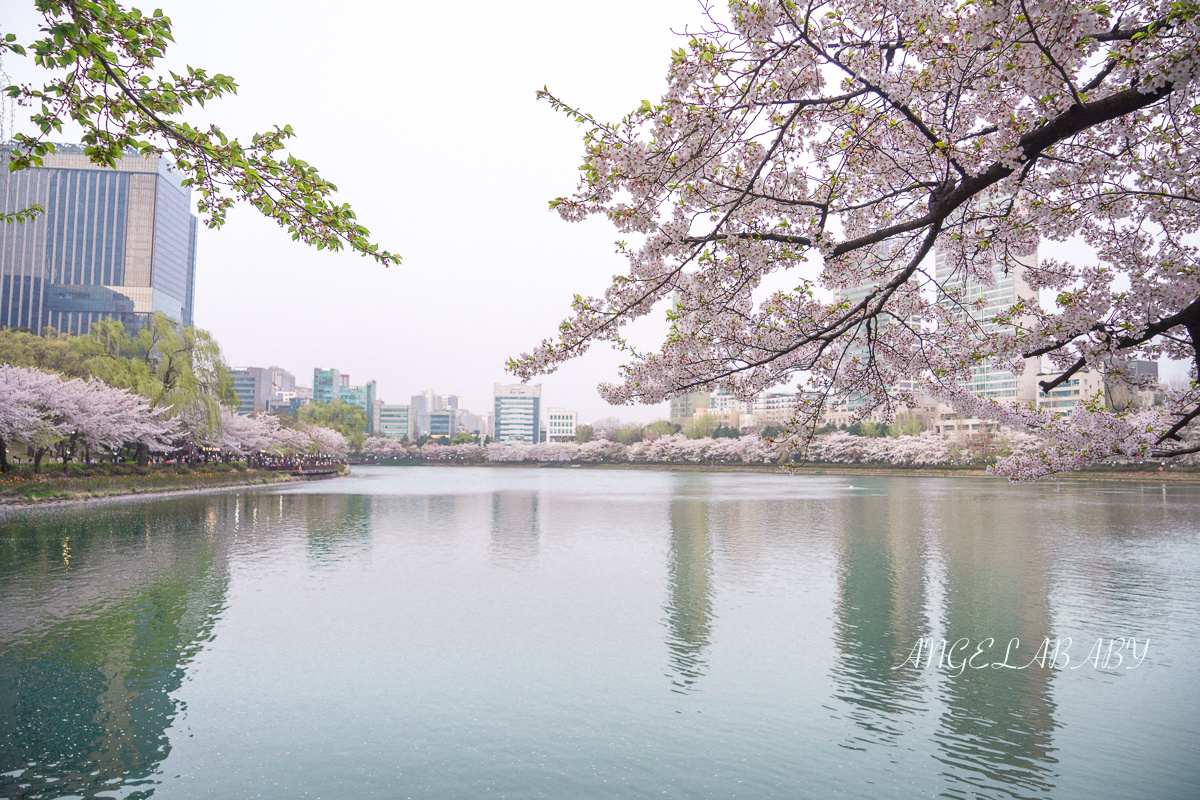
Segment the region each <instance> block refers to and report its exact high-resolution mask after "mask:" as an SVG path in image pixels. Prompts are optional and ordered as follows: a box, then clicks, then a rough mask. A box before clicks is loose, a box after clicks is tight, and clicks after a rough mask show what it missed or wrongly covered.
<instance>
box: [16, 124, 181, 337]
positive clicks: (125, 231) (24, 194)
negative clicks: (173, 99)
mask: <svg viewBox="0 0 1200 800" xmlns="http://www.w3.org/2000/svg"><path fill="white" fill-rule="evenodd" d="M56 149H57V152H56V153H54V154H53V155H49V156H45V158H44V162H43V163H44V166H42V167H38V168H34V169H28V170H22V171H20V172H14V173H9V171H8V169H7V161H8V152H7V151H3V157H2V159H0V162H2V163H0V209H2V210H3V211H5V212H13V211H18V210H21V209H24V208H27V207H29V206H30V205H34V204H37V205H40V206H41V207H42V209H43V211H44V213H42V214H40V215H38V216H36V217H34V218H33V219H31V220H29V221H27V222H23V223H13V224H11V225H0V325H7V326H12V327H24V328H29V329H31V330H34V331H41V329H42V328H43V327H45V326H47V325H50V326H53V327H55V328H57V329H58V330H60V331H69V332H71V333H86V332H87V330H88V329H89V328H90V327H91V324H92V323H93V322H96V321H97V320H100V319H105V318H114V319H118V320H120V321H122V322H124V323H125V324H126V325H127V326H130V325H136V324H138V323H139V322H140V321H141V320H143V319H145V317H147V316H148V315H149V314H151V313H153V312H156V311H160V312H162V313H164V314H166V315H167V316H168V317H170V318H171V319H173V320H175V321H176V322H180V323H182V324H184V325H191V324H192V295H193V291H194V287H195V271H196V224H197V220H196V218H195V217H194V216H192V214H191V210H190V202H189V199H188V190H187V189H186V188H185V187H183V186H181V185H180V179H181V176H180V174H179V173H176V172H174V171H173V170H171V169H170V168H169V167H168V166H167V163H166V161H165V160H164V159H162V158H161V157H153V158H142V157H140V156H137V155H126V156H125V157H124V158H121V159H120V160H119V161H118V162H117V165H116V168H115V169H108V168H106V167H101V166H100V165H98V164H94V163H92V162H91V161H90V160H89V159H88V157H87V156H86V155H84V153H83V148H82V147H81V146H79V145H64V144H60V145H56Z"/></svg>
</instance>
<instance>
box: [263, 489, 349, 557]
mask: <svg viewBox="0 0 1200 800" xmlns="http://www.w3.org/2000/svg"><path fill="white" fill-rule="evenodd" d="M251 497H253V496H251ZM286 497H287V499H288V500H289V501H290V503H289V505H292V506H298V507H293V508H288V509H287V510H288V511H289V512H291V514H290V515H291V516H292V518H298V519H303V520H304V532H305V536H306V539H307V543H308V556H309V558H310V559H312V560H313V561H314V562H315V563H317V564H318V565H324V564H328V563H330V562H332V561H337V560H339V559H341V558H344V557H345V556H346V555H348V554H349V553H353V552H360V551H362V550H366V549H367V548H368V546H369V544H370V538H371V526H370V520H371V512H372V509H371V498H370V497H369V496H367V495H360V494H294V495H287V496H286Z"/></svg>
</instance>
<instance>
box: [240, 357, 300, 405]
mask: <svg viewBox="0 0 1200 800" xmlns="http://www.w3.org/2000/svg"><path fill="white" fill-rule="evenodd" d="M230 372H231V373H232V374H233V389H234V391H235V392H237V395H238V401H239V403H238V412H239V413H241V414H251V413H253V412H255V411H263V410H266V409H270V408H273V407H277V406H278V405H280V401H278V400H277V399H276V398H277V397H280V396H281V395H289V394H290V395H291V396H292V397H295V396H296V378H295V376H294V375H292V373H290V372H288V371H287V370H286V369H283V368H282V367H275V366H271V367H234V368H232V369H231V370H230ZM285 405H286V404H285Z"/></svg>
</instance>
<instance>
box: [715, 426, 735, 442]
mask: <svg viewBox="0 0 1200 800" xmlns="http://www.w3.org/2000/svg"><path fill="white" fill-rule="evenodd" d="M741 436H742V432H741V431H739V430H738V429H737V428H731V427H730V426H728V425H718V426H717V428H716V430H714V431H713V432H712V438H714V439H740V438H741Z"/></svg>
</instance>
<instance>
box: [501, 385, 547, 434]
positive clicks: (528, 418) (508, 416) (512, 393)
mask: <svg viewBox="0 0 1200 800" xmlns="http://www.w3.org/2000/svg"><path fill="white" fill-rule="evenodd" d="M494 396H495V398H496V421H495V428H496V436H495V439H496V441H497V442H529V443H531V444H532V443H535V442H537V441H538V440H539V439H540V438H541V432H540V431H541V429H540V423H541V409H540V406H541V398H542V385H541V384H540V383H535V384H533V385H532V386H531V385H529V384H525V383H509V384H505V383H497V384H496V387H495V392H494Z"/></svg>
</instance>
